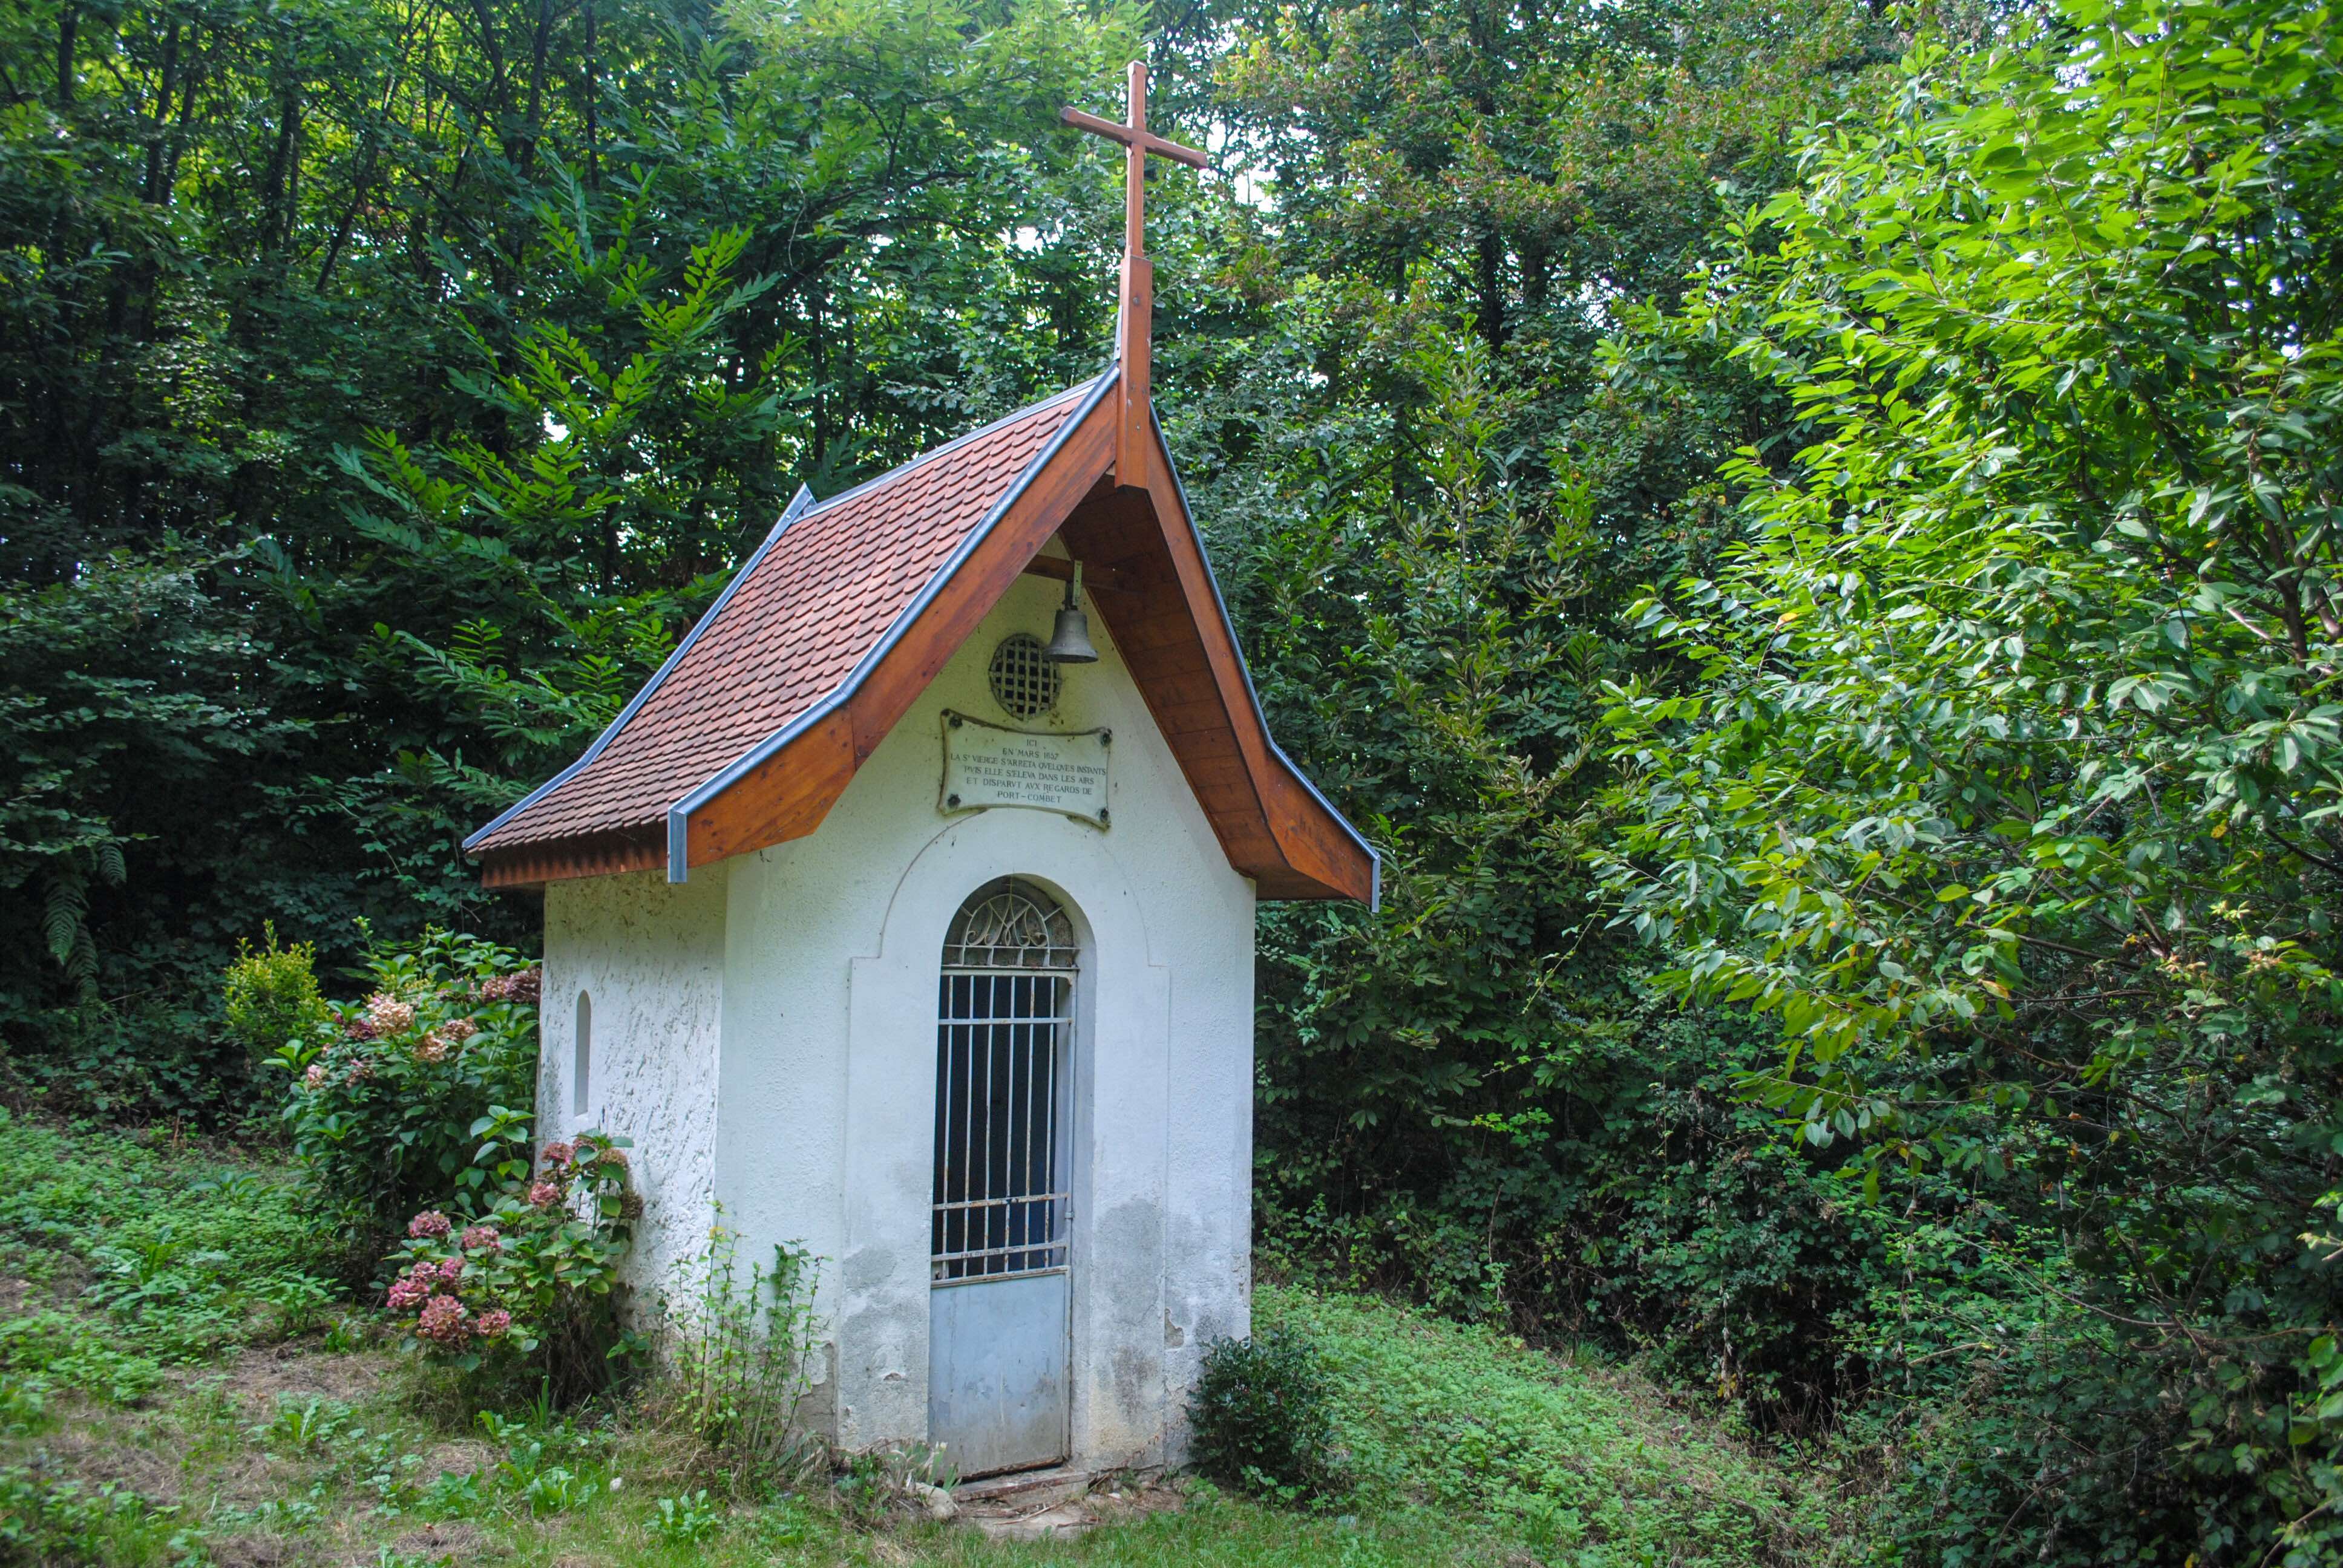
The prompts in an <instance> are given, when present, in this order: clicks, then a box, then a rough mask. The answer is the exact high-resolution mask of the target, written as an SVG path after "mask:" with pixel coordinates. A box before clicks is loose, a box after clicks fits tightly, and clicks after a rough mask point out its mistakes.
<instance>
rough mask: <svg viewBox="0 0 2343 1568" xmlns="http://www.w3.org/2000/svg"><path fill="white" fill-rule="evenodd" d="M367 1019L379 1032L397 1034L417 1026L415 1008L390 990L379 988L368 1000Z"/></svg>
mask: <svg viewBox="0 0 2343 1568" xmlns="http://www.w3.org/2000/svg"><path fill="white" fill-rule="evenodd" d="M366 1016H367V1022H368V1023H370V1024H372V1025H374V1028H375V1032H376V1033H377V1034H397V1032H398V1031H399V1030H403V1029H412V1028H414V1027H415V1009H414V1008H413V1006H411V1005H410V1004H408V1003H407V1002H403V1001H401V1000H398V999H397V997H395V996H393V995H391V994H390V993H389V992H388V991H386V990H378V991H377V992H375V993H374V994H373V995H372V996H370V997H368V998H367V1000H366Z"/></svg>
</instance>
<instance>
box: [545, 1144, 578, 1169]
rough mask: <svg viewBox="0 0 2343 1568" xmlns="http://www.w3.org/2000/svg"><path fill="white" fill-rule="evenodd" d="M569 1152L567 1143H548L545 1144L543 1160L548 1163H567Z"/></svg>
mask: <svg viewBox="0 0 2343 1568" xmlns="http://www.w3.org/2000/svg"><path fill="white" fill-rule="evenodd" d="M571 1152H572V1151H571V1149H570V1147H569V1145H568V1144H567V1143H548V1144H547V1145H546V1146H545V1155H544V1159H545V1162H546V1163H547V1164H548V1165H567V1164H568V1163H569V1157H570V1154H571Z"/></svg>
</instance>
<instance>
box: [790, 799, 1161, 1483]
mask: <svg viewBox="0 0 2343 1568" xmlns="http://www.w3.org/2000/svg"><path fill="white" fill-rule="evenodd" d="M1012 874H1013V875H1015V876H1018V877H1021V878H1022V879H1026V880H1029V881H1031V882H1033V883H1035V884H1036V885H1037V886H1039V887H1040V888H1041V889H1042V890H1044V891H1046V892H1048V893H1049V894H1050V895H1051V897H1052V898H1054V899H1056V900H1058V901H1059V902H1060V904H1061V906H1062V907H1063V908H1064V909H1065V910H1066V911H1067V913H1068V915H1069V916H1070V918H1071V920H1073V922H1074V929H1075V931H1076V934H1077V937H1078V939H1079V943H1080V946H1081V953H1082V965H1083V978H1084V979H1085V980H1087V981H1088V983H1087V984H1078V985H1077V986H1076V987H1075V988H1074V990H1075V1008H1074V1017H1075V1022H1074V1039H1073V1041H1072V1052H1071V1071H1070V1072H1069V1074H1068V1082H1069V1090H1070V1092H1071V1106H1070V1107H1069V1112H1070V1114H1069V1117H1068V1123H1069V1128H1070V1131H1071V1138H1072V1162H1071V1171H1070V1178H1069V1180H1070V1187H1069V1191H1071V1193H1072V1195H1073V1196H1072V1206H1073V1213H1072V1216H1071V1224H1070V1226H1069V1236H1068V1249H1069V1254H1070V1256H1071V1255H1073V1254H1079V1255H1080V1256H1081V1257H1082V1258H1083V1259H1084V1260H1085V1266H1084V1267H1083V1268H1081V1269H1079V1270H1076V1271H1073V1273H1072V1275H1071V1292H1070V1294H1071V1332H1070V1336H1069V1339H1070V1358H1071V1368H1072V1381H1073V1397H1072V1402H1071V1403H1072V1436H1071V1452H1072V1461H1071V1462H1073V1463H1076V1464H1083V1463H1091V1462H1097V1463H1101V1464H1108V1463H1111V1464H1121V1463H1150V1462H1155V1461H1156V1458H1157V1457H1158V1456H1160V1454H1161V1442H1162V1437H1163V1425H1164V1421H1165V1405H1164V1394H1163V1376H1162V1360H1163V1351H1164V1322H1165V1317H1164V1292H1163V1264H1164V1256H1165V1238H1164V1226H1163V1210H1164V1194H1165V1192H1166V1191H1167V1186H1166V1184H1167V1181H1168V1179H1169V1172H1168V1169H1167V1167H1168V1140H1169V1131H1170V1127H1169V1121H1168V1118H1167V1115H1166V1109H1167V1107H1168V1106H1169V1104H1170V1103H1171V1095H1170V1088H1171V1078H1170V1060H1171V1038H1170V1037H1171V1000H1172V998H1171V976H1170V971H1169V970H1168V969H1167V968H1166V967H1165V966H1164V965H1162V964H1161V963H1160V962H1157V961H1156V960H1155V955H1154V952H1153V950H1152V945H1151V941H1150V940H1149V929H1148V922H1147V920H1146V914H1145V910H1143V909H1142V907H1141V906H1142V900H1141V896H1140V892H1139V890H1140V889H1142V888H1144V887H1146V886H1147V885H1148V884H1147V883H1146V882H1145V881H1143V880H1134V879H1132V878H1131V877H1130V876H1129V875H1128V873H1127V871H1126V869H1125V868H1124V867H1122V866H1121V864H1120V863H1119V861H1118V859H1117V858H1116V855H1115V853H1114V850H1113V849H1112V848H1111V840H1110V839H1108V838H1107V836H1106V835H1103V834H1101V833H1099V832H1097V831H1095V830H1094V829H1088V828H1084V827H1081V825H1080V824H1076V823H1071V822H1068V821H1066V820H1065V819H1062V818H1057V817H1051V816H1049V815H1047V814H1045V813H1041V812H1036V811H1018V810H1008V809H1003V810H991V811H980V812H977V813H975V814H974V815H972V816H969V817H964V818H960V819H955V820H953V821H952V822H950V823H949V824H946V825H945V826H943V827H941V828H940V829H938V831H937V832H936V833H935V834H934V835H933V837H931V838H930V839H929V841H928V843H927V844H926V846H925V847H924V848H923V849H921V850H920V853H919V854H918V855H916V856H914V857H913V858H912V859H911V862H910V865H909V866H908V867H907V868H906V869H905V870H904V873H903V875H902V877H901V878H900V880H899V881H898V883H897V885H896V887H895V889H894V890H893V892H892V894H891V896H890V900H889V905H888V911H887V916H886V920H885V922H884V925H883V926H882V928H881V930H880V938H879V944H878V945H879V951H878V952H876V953H874V954H872V955H870V956H869V957H864V958H857V959H854V960H851V962H850V972H849V976H848V981H849V983H848V999H847V1000H848V1012H849V1018H848V1027H847V1034H848V1050H847V1051H846V1052H845V1060H843V1061H842V1062H841V1063H840V1070H841V1071H842V1072H843V1074H844V1078H845V1081H844V1084H843V1085H842V1087H843V1090H844V1100H845V1113H846V1115H845V1120H846V1131H845V1137H844V1139H843V1140H842V1147H841V1149H840V1154H841V1156H842V1162H841V1164H840V1166H839V1167H837V1175H836V1177H835V1178H834V1180H835V1181H836V1182H837V1184H838V1185H837V1187H836V1189H835V1191H836V1193H837V1201H839V1203H840V1206H841V1209H842V1216H843V1221H844V1223H843V1226H842V1231H843V1234H844V1245H843V1246H842V1248H841V1249H840V1252H839V1255H838V1256H837V1257H836V1258H835V1259H832V1260H830V1264H831V1267H830V1271H829V1275H830V1279H831V1280H832V1281H834V1282H835V1288H834V1291H827V1292H825V1293H826V1294H827V1295H828V1296H829V1304H830V1328H831V1333H832V1337H833V1342H834V1344H835V1346H836V1355H837V1362H836V1364H837V1369H838V1371H837V1376H838V1382H837V1387H836V1396H835V1397H836V1406H835V1409H836V1412H837V1414H836V1422H837V1432H836V1435H837V1438H838V1441H839V1442H840V1445H841V1446H842V1447H844V1448H846V1449H847V1450H849V1451H850V1452H860V1451H864V1450H870V1449H875V1448H881V1447H886V1446H889V1445H901V1444H905V1443H911V1442H925V1441H926V1438H927V1415H928V1359H929V1358H928V1349H929V1345H928V1336H929V1300H928V1297H929V1293H930V1281H929V1277H928V1276H929V1268H928V1260H929V1253H930V1202H931V1201H932V1198H933V1172H934V1161H935V1028H936V1005H935V1003H936V994H937V993H936V980H937V972H938V964H939V960H940V955H941V953H942V951H943V941H944V936H945V932H946V929H947V927H948V926H949V925H950V920H951V918H952V916H953V915H955V914H956V913H958V912H959V910H960V902H961V900H963V899H965V898H966V897H967V896H968V895H969V893H970V892H971V891H973V890H975V889H977V888H979V887H980V886H982V885H983V884H984V883H985V882H987V881H990V880H991V879H993V878H996V877H1001V876H1008V875H1012ZM1117 1367H1120V1368H1121V1372H1120V1374H1118V1373H1117V1372H1115V1371H1114V1370H1112V1369H1115V1368H1117Z"/></svg>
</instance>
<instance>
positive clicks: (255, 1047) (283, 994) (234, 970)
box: [221, 920, 334, 1057]
mask: <svg viewBox="0 0 2343 1568" xmlns="http://www.w3.org/2000/svg"><path fill="white" fill-rule="evenodd" d="M261 931H262V933H263V936H264V938H265V940H266V942H267V944H268V945H267V946H266V947H265V948H255V947H254V946H253V945H252V944H251V943H250V942H249V941H239V942H238V943H237V944H236V961H235V962H234V963H232V964H230V965H228V966H227V973H226V976H225V977H223V981H222V985H221V993H222V994H221V1001H222V1004H223V1007H224V1010H225V1011H226V1019H227V1032H228V1034H229V1037H230V1038H232V1039H234V1040H236V1041H238V1042H239V1043H241V1044H242V1045H243V1046H244V1048H245V1049H246V1050H248V1051H250V1052H252V1054H253V1055H254V1056H256V1057H265V1056H267V1055H269V1054H271V1053H272V1052H274V1051H276V1050H279V1049H281V1048H282V1047H284V1046H285V1045H286V1044H287V1043H288V1042H290V1041H294V1040H303V1039H306V1038H307V1037H308V1036H310V1035H312V1034H315V1033H317V1031H318V1030H320V1029H321V1028H323V1027H325V1026H326V1025H327V1024H330V1023H331V1022H333V1018H334V1013H333V1009H332V1008H330V1007H328V1006H327V1004H326V999H325V996H324V995H323V993H321V992H320V991H319V990H317V943H315V942H296V943H294V944H293V945H292V946H291V947H289V948H284V947H279V946H277V922H276V921H274V920H266V921H263V922H262V924H261Z"/></svg>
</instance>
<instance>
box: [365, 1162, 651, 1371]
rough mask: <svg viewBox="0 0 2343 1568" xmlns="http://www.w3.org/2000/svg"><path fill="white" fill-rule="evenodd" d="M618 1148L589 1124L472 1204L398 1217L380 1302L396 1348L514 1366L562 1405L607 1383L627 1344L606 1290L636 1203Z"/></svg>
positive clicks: (474, 1363)
mask: <svg viewBox="0 0 2343 1568" xmlns="http://www.w3.org/2000/svg"><path fill="white" fill-rule="evenodd" d="M627 1148H628V1144H627V1141H626V1140H625V1139H622V1138H612V1137H608V1136H607V1135H605V1134H601V1133H595V1132H588V1133H582V1134H580V1135H579V1136H578V1139H577V1140H576V1141H574V1142H557V1143H548V1144H547V1145H546V1146H545V1149H544V1151H543V1153H542V1154H541V1155H540V1156H539V1160H538V1164H537V1166H536V1167H535V1168H534V1169H531V1168H530V1167H529V1166H528V1165H527V1164H526V1163H524V1164H522V1165H521V1167H520V1170H519V1171H518V1174H516V1175H515V1176H514V1177H513V1178H512V1179H511V1180H510V1181H508V1183H507V1184H506V1185H505V1186H504V1187H503V1188H502V1190H501V1191H498V1194H497V1197H496V1200H495V1201H494V1202H493V1203H492V1204H490V1205H488V1206H487V1207H486V1208H485V1209H484V1210H482V1211H478V1212H477V1213H475V1214H473V1215H471V1216H470V1217H468V1218H458V1217H451V1216H450V1215H448V1214H447V1212H446V1211H444V1210H440V1209H427V1210H425V1211H422V1212H420V1213H418V1214H417V1215H415V1216H414V1217H413V1218H412V1219H410V1220H409V1221H407V1241H406V1242H405V1244H404V1245H403V1246H401V1247H400V1249H399V1250H398V1251H397V1254H396V1255H395V1257H394V1259H393V1261H394V1262H395V1263H396V1264H397V1267H398V1271H397V1274H396V1275H395V1276H393V1278H392V1280H391V1282H390V1286H389V1289H388V1290H387V1292H385V1295H384V1302H383V1304H384V1306H385V1308H386V1309H387V1311H388V1312H390V1314H391V1315H392V1316H393V1317H394V1318H396V1319H398V1320H400V1322H402V1323H403V1324H404V1327H405V1330H406V1335H405V1348H407V1350H410V1351H415V1352H420V1353H422V1354H424V1355H426V1356H427V1357H429V1358H430V1359H432V1360H434V1361H437V1362H443V1363H446V1364H448V1365H452V1366H454V1367H456V1368H458V1369H459V1370H461V1371H464V1372H476V1371H480V1370H483V1369H486V1370H488V1371H490V1372H497V1371H513V1372H517V1371H524V1370H526V1371H528V1372H532V1373H534V1374H537V1375H538V1376H541V1377H542V1378H543V1379H544V1380H545V1381H546V1382H548V1383H549V1384H550V1386H551V1389H552V1392H553V1394H554V1396H555V1397H556V1398H557V1399H559V1400H562V1401H565V1402H566V1401H568V1400H569V1399H572V1398H575V1397H577V1396H578V1395H580V1394H584V1393H588V1392H592V1391H593V1390H594V1389H596V1388H598V1387H599V1386H600V1385H601V1384H602V1383H603V1382H607V1381H608V1368H609V1364H610V1362H611V1360H612V1357H613V1354H614V1352H622V1351H624V1350H625V1349H626V1348H627V1346H628V1340H627V1338H626V1336H625V1335H624V1334H623V1333H622V1332H620V1330H619V1328H618V1311H617V1306H618V1303H617V1301H616V1298H615V1290H616V1287H617V1284H618V1261H619V1260H620V1259H621V1258H623V1257H624V1256H625V1254H626V1251H627V1245H628V1240H629V1238H630V1236H631V1233H632V1230H633V1221H634V1219H635V1216H636V1214H637V1213H638V1212H639V1204H638V1202H637V1201H636V1200H635V1199H634V1197H633V1195H632V1194H631V1193H630V1192H629V1191H628V1187H627V1153H626V1151H627Z"/></svg>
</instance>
